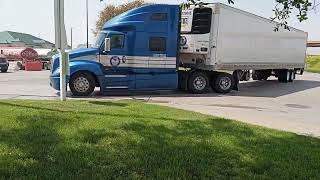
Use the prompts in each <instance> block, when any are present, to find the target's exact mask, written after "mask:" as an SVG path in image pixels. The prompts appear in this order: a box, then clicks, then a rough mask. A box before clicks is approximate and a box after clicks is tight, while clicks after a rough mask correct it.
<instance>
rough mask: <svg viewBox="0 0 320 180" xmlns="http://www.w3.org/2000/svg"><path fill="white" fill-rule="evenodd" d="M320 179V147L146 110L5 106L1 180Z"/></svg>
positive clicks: (72, 104)
mask: <svg viewBox="0 0 320 180" xmlns="http://www.w3.org/2000/svg"><path fill="white" fill-rule="evenodd" d="M11 178H12V179H118V178H120V179H132V178H133V179H209V178H215V179H320V139H316V138H311V137H304V136H299V135H296V134H292V133H286V132H281V131H276V130H271V129H266V128H262V127H257V126H252V125H247V124H244V123H239V122H235V121H230V120H224V119H221V118H216V117H212V116H207V115H202V114H198V113H193V112H188V111H183V110H176V109H173V108H166V107H160V106H156V105H148V104H144V103H140V102H129V101H128V102H125V101H122V102H96V101H69V102H66V103H61V102H58V101H0V179H11Z"/></svg>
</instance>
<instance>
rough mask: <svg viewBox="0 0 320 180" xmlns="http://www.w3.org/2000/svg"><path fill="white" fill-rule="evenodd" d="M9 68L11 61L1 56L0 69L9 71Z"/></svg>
mask: <svg viewBox="0 0 320 180" xmlns="http://www.w3.org/2000/svg"><path fill="white" fill-rule="evenodd" d="M8 68H9V62H8V61H7V60H6V59H5V58H0V70H1V72H7V71H8Z"/></svg>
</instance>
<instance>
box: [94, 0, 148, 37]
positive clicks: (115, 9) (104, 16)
mask: <svg viewBox="0 0 320 180" xmlns="http://www.w3.org/2000/svg"><path fill="white" fill-rule="evenodd" d="M146 4H148V3H146V2H145V1H144V0H135V1H132V2H128V3H126V4H123V5H120V6H114V5H108V6H106V7H105V8H104V9H103V10H102V11H101V12H100V15H99V19H98V21H97V22H96V28H95V30H94V31H93V33H94V34H95V35H97V34H98V33H99V31H100V30H101V29H102V27H103V25H104V24H105V23H106V22H107V21H108V20H110V19H111V18H113V17H115V16H117V15H119V14H122V13H124V12H126V11H128V10H131V9H134V8H136V7H140V6H143V5H146Z"/></svg>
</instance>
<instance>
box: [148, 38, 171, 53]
mask: <svg viewBox="0 0 320 180" xmlns="http://www.w3.org/2000/svg"><path fill="white" fill-rule="evenodd" d="M149 50H150V51H158V52H159V51H161V52H164V51H166V50H167V40H166V38H164V37H151V38H150V40H149Z"/></svg>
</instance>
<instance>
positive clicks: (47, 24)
mask: <svg viewBox="0 0 320 180" xmlns="http://www.w3.org/2000/svg"><path fill="white" fill-rule="evenodd" d="M128 1H130V0H105V1H104V2H102V3H101V2H100V1H99V0H89V9H90V12H89V13H90V29H93V28H94V25H95V21H96V20H97V18H98V14H99V12H100V11H101V10H102V9H103V7H105V6H106V5H107V4H122V3H125V2H128ZM149 1H151V2H156V3H170V4H179V3H182V2H184V1H183V0H158V1H156V0H149ZM207 2H223V3H226V2H227V0H218V1H212V0H211V1H210V0H208V1H207ZM233 6H234V7H237V8H240V9H242V10H245V11H248V12H251V13H254V14H257V15H260V16H263V17H267V18H269V17H271V16H272V15H273V12H272V9H273V8H274V6H275V0H259V1H253V0H236V3H235V4H234V5H233ZM65 11H66V13H65V21H66V30H67V32H68V37H69V36H70V35H69V34H70V33H69V32H70V28H71V27H73V28H74V44H75V45H77V44H80V43H85V41H86V21H85V0H65ZM289 23H290V26H293V27H296V28H298V29H301V30H304V31H306V32H308V33H309V39H310V40H320V8H319V12H318V13H316V12H311V13H310V19H309V20H308V21H306V22H303V23H299V22H298V21H297V20H296V19H295V18H294V17H293V18H291V19H290V21H289ZM6 30H10V31H18V32H25V33H29V34H32V35H35V36H40V37H41V38H43V39H46V40H49V41H51V42H53V41H54V17H53V0H30V1H27V0H19V1H12V0H0V31H6ZM90 33H91V31H90ZM94 39H95V38H94V36H93V34H92V33H91V35H90V42H91V43H92V42H93V41H94ZM68 42H69V43H70V40H69V41H68ZM311 51H312V52H315V51H316V52H317V53H319V54H320V49H314V50H311Z"/></svg>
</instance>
